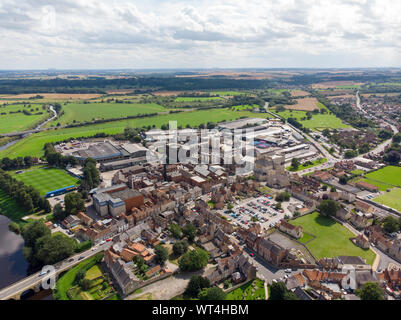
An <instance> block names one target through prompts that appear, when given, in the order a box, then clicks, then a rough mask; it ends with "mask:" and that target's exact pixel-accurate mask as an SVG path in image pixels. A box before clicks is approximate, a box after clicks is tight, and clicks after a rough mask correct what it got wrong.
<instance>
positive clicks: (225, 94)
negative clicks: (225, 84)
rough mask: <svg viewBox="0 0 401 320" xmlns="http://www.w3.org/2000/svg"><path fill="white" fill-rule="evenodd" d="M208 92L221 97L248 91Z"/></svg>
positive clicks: (242, 93) (239, 94)
mask: <svg viewBox="0 0 401 320" xmlns="http://www.w3.org/2000/svg"><path fill="white" fill-rule="evenodd" d="M210 93H211V94H213V95H217V96H221V97H228V96H241V95H246V94H249V93H248V92H242V91H212V92H210Z"/></svg>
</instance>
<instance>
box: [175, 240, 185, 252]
mask: <svg viewBox="0 0 401 320" xmlns="http://www.w3.org/2000/svg"><path fill="white" fill-rule="evenodd" d="M187 250H188V242H186V241H185V240H183V241H177V242H176V243H174V245H173V253H174V255H175V256H180V255H182V254H183V253H185V252H187Z"/></svg>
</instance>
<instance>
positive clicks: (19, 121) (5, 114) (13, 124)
mask: <svg viewBox="0 0 401 320" xmlns="http://www.w3.org/2000/svg"><path fill="white" fill-rule="evenodd" d="M0 103H1V102H0ZM36 108H38V110H36ZM31 109H33V110H34V111H30V110H31ZM22 110H27V111H30V112H31V113H38V112H43V114H41V115H25V114H24V113H22ZM17 111H21V112H17ZM10 112H15V113H10ZM48 115H49V113H48V112H47V110H42V106H41V105H31V107H30V108H29V107H24V105H7V106H0V133H9V132H15V131H23V130H27V129H29V128H31V127H34V126H35V124H37V123H39V122H40V121H41V120H42V119H45V118H46V117H47V116H48Z"/></svg>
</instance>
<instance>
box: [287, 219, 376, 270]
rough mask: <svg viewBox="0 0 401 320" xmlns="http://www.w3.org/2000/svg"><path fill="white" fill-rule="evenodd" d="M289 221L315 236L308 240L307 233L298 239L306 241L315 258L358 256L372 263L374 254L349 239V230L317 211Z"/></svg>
mask: <svg viewBox="0 0 401 320" xmlns="http://www.w3.org/2000/svg"><path fill="white" fill-rule="evenodd" d="M291 223H292V224H293V225H295V226H302V227H303V229H304V231H306V232H307V233H309V234H312V235H314V236H316V238H315V239H313V240H312V241H310V242H308V240H310V236H308V235H307V234H305V235H304V237H303V238H301V239H300V242H303V243H306V246H307V247H308V249H309V250H310V251H311V252H312V254H313V255H314V257H315V258H316V259H322V258H325V257H328V258H332V257H336V256H344V255H348V256H360V257H362V258H364V259H366V263H368V264H372V263H373V261H374V259H375V254H374V252H373V251H372V250H370V249H369V250H364V249H361V248H359V247H357V246H355V245H354V244H353V243H352V242H351V241H350V238H351V237H353V236H354V234H353V233H352V232H351V231H349V230H348V229H347V228H345V227H344V226H342V225H341V224H339V223H337V222H335V221H334V220H333V219H331V218H329V217H325V216H322V215H320V214H319V213H318V212H314V213H312V214H309V215H306V216H303V217H301V218H298V219H296V220H292V221H291Z"/></svg>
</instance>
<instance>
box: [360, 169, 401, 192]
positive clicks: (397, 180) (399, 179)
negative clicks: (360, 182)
mask: <svg viewBox="0 0 401 320" xmlns="http://www.w3.org/2000/svg"><path fill="white" fill-rule="evenodd" d="M366 178H368V179H369V180H375V181H378V182H383V183H385V184H391V185H393V186H398V187H401V167H395V166H388V167H384V168H382V169H380V170H377V171H374V172H370V173H368V174H366Z"/></svg>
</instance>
